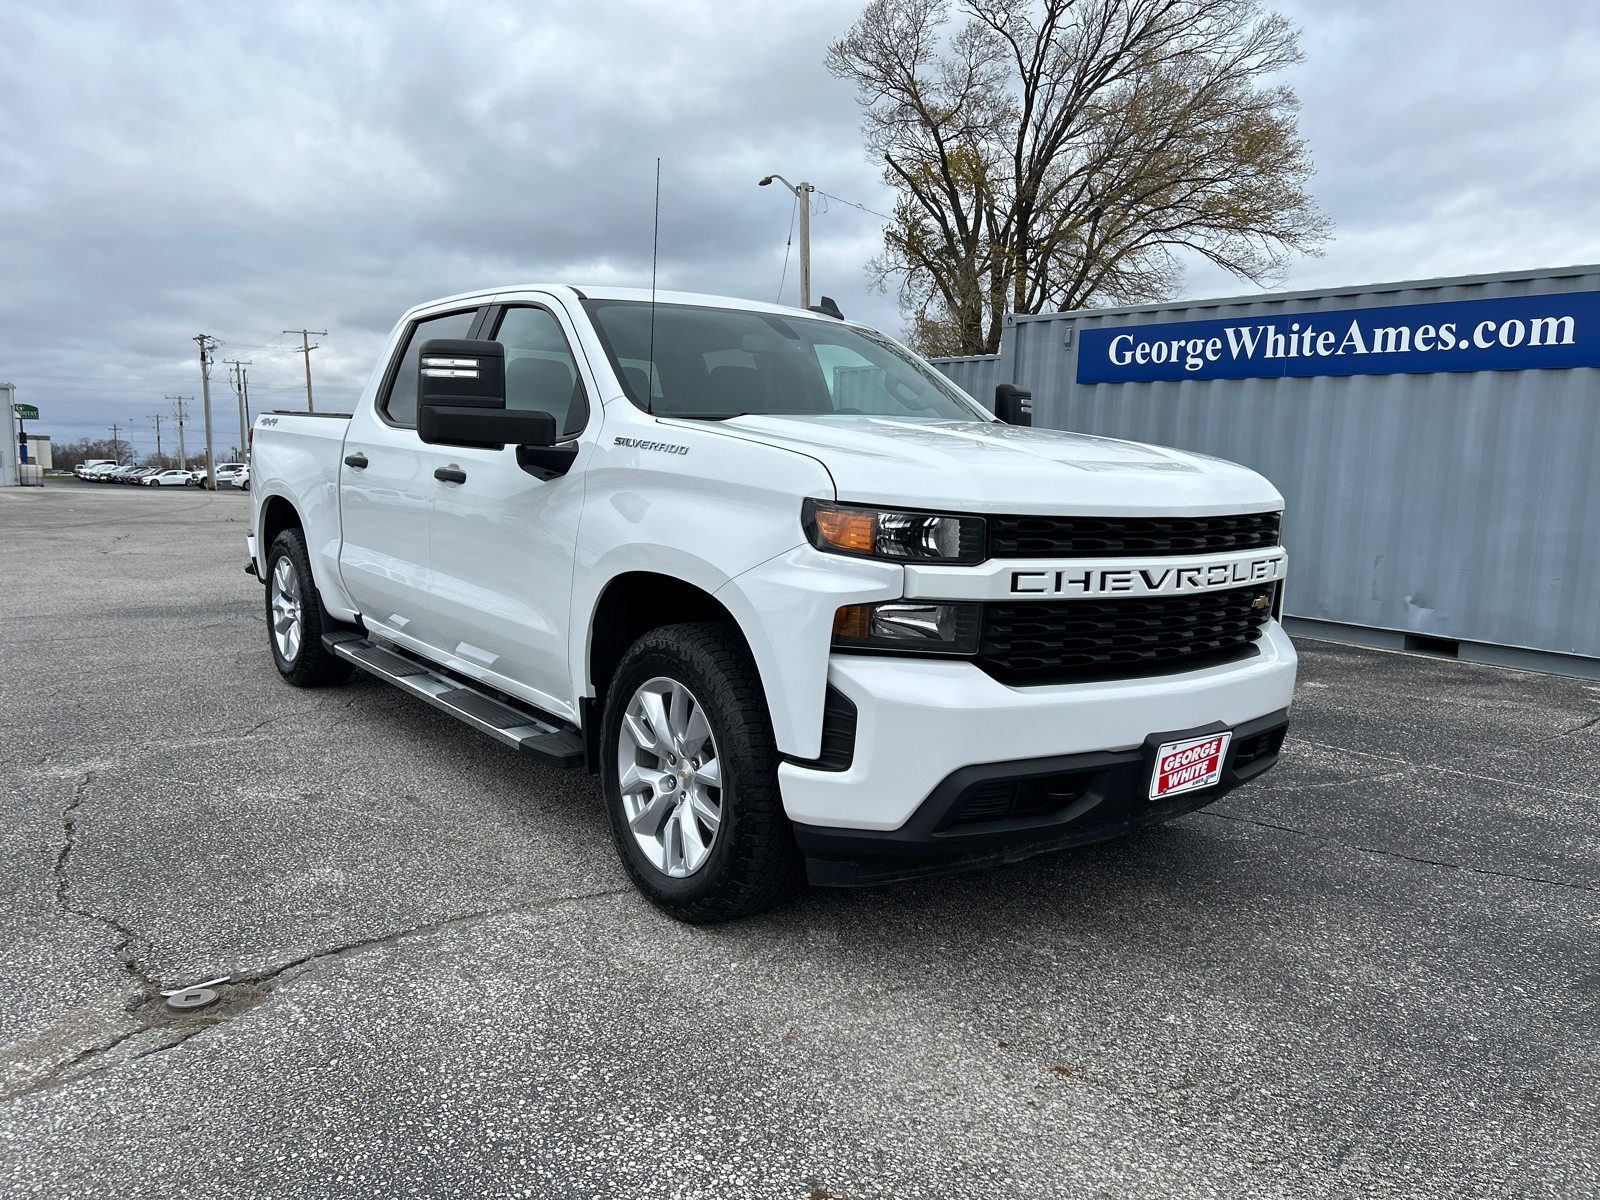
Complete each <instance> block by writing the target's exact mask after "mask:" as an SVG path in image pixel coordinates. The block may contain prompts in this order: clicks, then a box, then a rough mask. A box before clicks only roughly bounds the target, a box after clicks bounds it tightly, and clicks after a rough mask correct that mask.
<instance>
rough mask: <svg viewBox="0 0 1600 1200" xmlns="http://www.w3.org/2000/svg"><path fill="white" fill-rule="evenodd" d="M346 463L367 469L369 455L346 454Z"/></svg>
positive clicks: (349, 465) (359, 469)
mask: <svg viewBox="0 0 1600 1200" xmlns="http://www.w3.org/2000/svg"><path fill="white" fill-rule="evenodd" d="M344 465H345V466H347V467H354V468H355V469H356V470H358V471H362V470H365V469H366V466H367V456H366V455H365V454H346V455H345V456H344Z"/></svg>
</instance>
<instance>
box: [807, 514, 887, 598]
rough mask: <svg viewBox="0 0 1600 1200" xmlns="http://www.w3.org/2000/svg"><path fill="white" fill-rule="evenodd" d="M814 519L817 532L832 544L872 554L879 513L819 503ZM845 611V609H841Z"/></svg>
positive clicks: (844, 548) (840, 547) (843, 548)
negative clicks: (825, 506)
mask: <svg viewBox="0 0 1600 1200" xmlns="http://www.w3.org/2000/svg"><path fill="white" fill-rule="evenodd" d="M814 519H815V520H816V522H817V532H818V533H819V534H821V535H822V540H823V541H825V542H827V543H828V544H829V545H830V546H837V547H839V549H841V550H854V551H855V552H856V553H857V554H871V553H872V542H873V535H874V533H876V531H877V529H876V527H877V524H878V519H877V514H875V513H870V512H860V511H857V510H852V509H848V508H823V507H822V506H821V505H818V506H817V508H816V510H815V517H814ZM839 611H840V612H844V611H845V610H844V609H842V608H841V609H840V610H839Z"/></svg>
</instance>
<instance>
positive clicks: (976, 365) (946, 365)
mask: <svg viewBox="0 0 1600 1200" xmlns="http://www.w3.org/2000/svg"><path fill="white" fill-rule="evenodd" d="M933 365H934V366H936V367H938V368H939V370H941V371H943V372H944V373H945V374H946V375H948V376H949V377H950V380H951V382H953V383H954V384H955V385H956V386H957V387H958V388H960V389H961V390H962V391H964V392H965V393H966V394H967V395H969V396H971V397H972V398H973V399H974V400H976V401H978V403H980V404H982V405H983V406H984V407H985V408H987V409H989V411H991V412H993V411H994V385H995V384H997V383H1008V382H1010V381H1009V380H1008V379H1007V377H1006V375H1005V374H1002V371H1003V370H1004V368H1003V367H1002V366H1001V362H1000V356H999V355H998V354H978V355H974V356H973V357H971V358H936V359H934V360H933Z"/></svg>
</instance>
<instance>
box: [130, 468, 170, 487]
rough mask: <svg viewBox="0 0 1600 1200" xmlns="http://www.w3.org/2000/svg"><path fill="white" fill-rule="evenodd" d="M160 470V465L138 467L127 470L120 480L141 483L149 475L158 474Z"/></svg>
mask: <svg viewBox="0 0 1600 1200" xmlns="http://www.w3.org/2000/svg"><path fill="white" fill-rule="evenodd" d="M160 471H161V468H160V467H139V468H138V469H136V470H133V471H129V472H128V473H127V474H126V475H124V476H123V477H122V482H123V483H143V482H144V481H145V480H146V479H149V478H150V476H152V475H156V474H159V473H160Z"/></svg>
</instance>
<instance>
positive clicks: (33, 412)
mask: <svg viewBox="0 0 1600 1200" xmlns="http://www.w3.org/2000/svg"><path fill="white" fill-rule="evenodd" d="M11 407H12V408H13V409H15V410H16V413H17V416H18V417H20V418H22V420H24V421H37V420H38V419H39V410H38V409H37V408H35V407H34V406H33V405H31V404H13V405H12V406H11Z"/></svg>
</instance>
